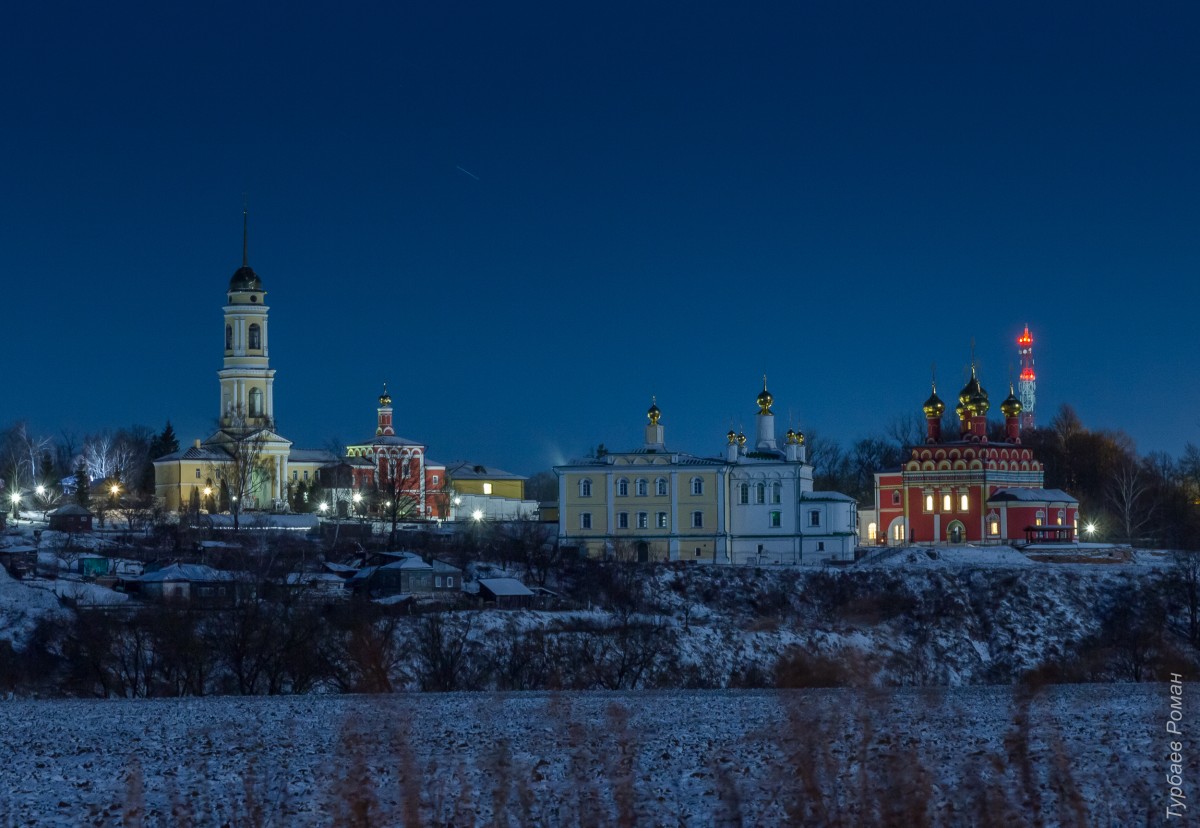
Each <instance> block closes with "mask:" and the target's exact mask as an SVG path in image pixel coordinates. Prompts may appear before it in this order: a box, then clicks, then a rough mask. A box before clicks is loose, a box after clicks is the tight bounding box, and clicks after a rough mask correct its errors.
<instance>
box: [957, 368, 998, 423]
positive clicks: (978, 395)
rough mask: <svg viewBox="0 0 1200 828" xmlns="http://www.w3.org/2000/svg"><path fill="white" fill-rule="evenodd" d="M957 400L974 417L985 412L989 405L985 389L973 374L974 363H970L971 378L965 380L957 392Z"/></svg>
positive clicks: (980, 415)
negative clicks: (964, 383)
mask: <svg viewBox="0 0 1200 828" xmlns="http://www.w3.org/2000/svg"><path fill="white" fill-rule="evenodd" d="M958 402H959V404H960V405H962V406H963V408H965V409H966V410H967V412H969V413H970V414H972V415H973V416H976V417H982V416H983V415H984V414H987V412H988V408H990V407H991V404H990V403H989V402H988V394H987V391H985V390H984V389H983V386H982V385H980V384H979V377H977V376H975V365H974V363H972V365H971V379H969V380H967V384H966V385H964V386H963V390H962V391H959V392H958Z"/></svg>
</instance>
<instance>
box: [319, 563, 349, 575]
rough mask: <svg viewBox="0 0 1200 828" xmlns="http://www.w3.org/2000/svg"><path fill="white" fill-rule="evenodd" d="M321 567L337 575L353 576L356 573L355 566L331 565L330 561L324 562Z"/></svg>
mask: <svg viewBox="0 0 1200 828" xmlns="http://www.w3.org/2000/svg"><path fill="white" fill-rule="evenodd" d="M321 565H322V566H323V567H325V568H326V569H328V570H329V571H330V572H336V573H338V574H339V575H353V574H354V573H355V572H358V567H357V566H347V565H346V564H340V563H333V562H332V561H326V562H325V563H323V564H321Z"/></svg>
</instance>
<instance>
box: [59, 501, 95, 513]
mask: <svg viewBox="0 0 1200 828" xmlns="http://www.w3.org/2000/svg"><path fill="white" fill-rule="evenodd" d="M50 514H52V515H90V514H91V512H89V511H88V510H87V509H85V508H84V507H82V506H80V505H79V504H78V503H67V504H65V505H63V506H59V507H58V508H57V509H55V510H54V511H53V512H51V513H50Z"/></svg>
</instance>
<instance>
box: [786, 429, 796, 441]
mask: <svg viewBox="0 0 1200 828" xmlns="http://www.w3.org/2000/svg"><path fill="white" fill-rule="evenodd" d="M787 442H788V445H791V444H792V443H794V442H796V432H795V431H794V430H793V429H790V428H789V429H788V430H787Z"/></svg>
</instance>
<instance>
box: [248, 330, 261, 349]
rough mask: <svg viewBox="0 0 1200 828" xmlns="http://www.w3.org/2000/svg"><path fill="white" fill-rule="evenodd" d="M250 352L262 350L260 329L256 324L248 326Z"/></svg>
mask: <svg viewBox="0 0 1200 828" xmlns="http://www.w3.org/2000/svg"><path fill="white" fill-rule="evenodd" d="M249 347H250V350H252V351H257V350H259V349H260V348H262V328H260V327H258V325H257V324H254V325H251V326H250V345H249Z"/></svg>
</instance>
